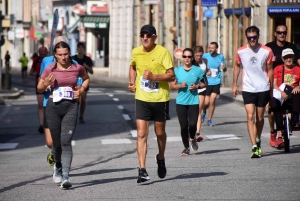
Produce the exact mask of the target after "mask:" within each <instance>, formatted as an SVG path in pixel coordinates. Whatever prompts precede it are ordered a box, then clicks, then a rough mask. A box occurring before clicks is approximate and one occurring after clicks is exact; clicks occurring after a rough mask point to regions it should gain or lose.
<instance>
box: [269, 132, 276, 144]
mask: <svg viewBox="0 0 300 201" xmlns="http://www.w3.org/2000/svg"><path fill="white" fill-rule="evenodd" d="M276 135H277V133H276V131H275V132H271V133H270V146H271V147H275V146H276V145H277V144H278V143H277V140H276Z"/></svg>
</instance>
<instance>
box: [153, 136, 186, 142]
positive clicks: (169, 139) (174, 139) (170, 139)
mask: <svg viewBox="0 0 300 201" xmlns="http://www.w3.org/2000/svg"><path fill="white" fill-rule="evenodd" d="M154 139H155V140H157V138H156V137H155V138H154ZM181 141H182V139H181V137H178V136H175V137H167V142H181Z"/></svg>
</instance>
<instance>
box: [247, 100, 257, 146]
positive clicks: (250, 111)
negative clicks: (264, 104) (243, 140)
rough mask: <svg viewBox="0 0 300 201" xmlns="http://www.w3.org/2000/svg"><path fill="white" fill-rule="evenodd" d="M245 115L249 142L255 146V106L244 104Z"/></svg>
mask: <svg viewBox="0 0 300 201" xmlns="http://www.w3.org/2000/svg"><path fill="white" fill-rule="evenodd" d="M245 109H246V114H247V129H248V133H249V137H250V141H251V143H252V145H256V139H255V138H256V132H257V131H256V125H255V122H254V112H255V105H254V104H246V105H245Z"/></svg>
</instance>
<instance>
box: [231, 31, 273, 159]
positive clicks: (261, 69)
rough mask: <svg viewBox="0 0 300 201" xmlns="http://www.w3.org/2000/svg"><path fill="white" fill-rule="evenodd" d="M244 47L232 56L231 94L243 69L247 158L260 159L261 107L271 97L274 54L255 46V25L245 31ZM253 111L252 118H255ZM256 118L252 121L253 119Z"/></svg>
mask: <svg viewBox="0 0 300 201" xmlns="http://www.w3.org/2000/svg"><path fill="white" fill-rule="evenodd" d="M245 34H246V37H247V40H248V44H247V45H245V46H243V47H240V48H239V49H238V51H237V53H236V63H235V66H234V72H233V84H232V92H233V95H234V97H236V95H237V94H238V86H237V80H238V77H239V73H240V68H241V66H243V67H242V70H243V79H242V84H243V86H242V96H243V99H244V105H245V109H246V113H247V128H248V132H249V136H250V140H251V143H252V155H251V158H260V157H261V147H260V145H261V140H260V136H261V132H262V129H263V126H264V112H265V106H266V105H267V103H268V102H269V100H270V97H271V96H272V94H271V92H272V88H273V66H272V63H273V61H274V55H273V52H272V50H271V49H270V48H269V47H267V46H264V45H262V44H260V43H258V39H259V29H258V28H257V27H256V26H251V27H248V28H247V29H246V30H245ZM255 111H257V112H256V115H255ZM254 116H256V121H255V120H254Z"/></svg>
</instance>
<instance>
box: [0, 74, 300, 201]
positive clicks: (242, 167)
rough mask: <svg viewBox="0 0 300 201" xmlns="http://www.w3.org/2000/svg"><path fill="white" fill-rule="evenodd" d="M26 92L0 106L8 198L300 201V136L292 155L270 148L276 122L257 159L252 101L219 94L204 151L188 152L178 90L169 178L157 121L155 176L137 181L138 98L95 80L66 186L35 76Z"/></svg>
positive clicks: (151, 163) (1, 164) (1, 193)
mask: <svg viewBox="0 0 300 201" xmlns="http://www.w3.org/2000/svg"><path fill="white" fill-rule="evenodd" d="M14 85H15V86H16V87H19V88H22V89H24V90H25V95H24V96H23V97H21V98H19V99H18V100H11V101H8V103H7V104H8V105H6V106H0V172H1V174H0V179H1V180H0V181H1V182H0V200H1V201H19V200H32V201H33V200H37V201H42V200H50V201H53V200H64V201H67V200H72V201H75V200H247V201H248V200H300V191H299V189H300V174H299V172H300V154H299V152H300V146H299V145H300V136H299V132H294V133H293V136H292V138H291V153H288V154H286V153H284V151H283V150H278V149H275V148H271V147H270V146H269V133H268V132H269V130H268V121H267V118H265V127H264V130H263V136H262V150H263V153H262V158H260V159H251V158H250V155H251V144H250V140H249V137H248V133H247V128H246V116H245V110H244V107H243V106H242V105H241V104H237V103H236V102H229V101H226V100H222V99H217V106H216V110H215V115H214V118H213V123H214V124H215V126H214V127H208V126H207V125H206V121H205V124H204V125H203V127H202V132H201V133H202V135H203V136H204V141H203V142H200V143H199V150H198V151H196V152H193V151H191V154H190V155H189V156H185V157H182V156H180V154H181V151H182V150H183V148H184V147H183V144H182V142H181V138H180V127H179V123H178V119H177V115H176V111H175V98H176V92H172V100H171V102H170V115H171V120H169V121H168V122H167V129H166V130H167V135H168V141H167V147H166V153H165V158H166V166H167V171H168V172H167V176H166V178H165V179H160V178H159V177H158V176H157V173H156V171H157V165H156V163H155V160H154V157H155V155H156V154H157V153H158V149H157V143H156V140H155V137H156V136H155V134H154V132H153V124H152V123H151V125H150V129H149V131H150V133H149V138H148V154H147V161H146V166H147V171H148V174H149V176H150V178H151V180H150V181H148V182H145V183H142V184H137V182H136V177H137V173H138V172H137V171H138V169H137V167H138V160H137V154H136V147H135V145H136V127H135V109H134V96H133V94H131V93H129V92H128V91H127V89H126V84H124V85H123V86H122V85H121V84H113V83H110V82H105V83H101V82H100V83H96V82H94V83H92V84H91V86H90V91H89V93H88V100H87V107H86V112H85V116H84V119H85V121H86V123H85V124H78V125H77V128H76V133H75V135H74V138H73V141H72V145H73V162H72V168H71V172H70V181H71V182H72V184H73V187H72V188H71V189H69V190H61V189H60V187H59V186H58V185H57V184H55V183H54V182H53V180H52V171H53V167H49V166H48V165H47V163H46V156H47V154H48V153H49V149H48V148H47V147H46V146H45V137H44V135H43V134H40V133H38V131H37V129H38V119H37V103H36V97H35V88H34V81H33V80H29V81H27V82H25V83H22V82H21V81H20V82H18V81H15V82H14Z"/></svg>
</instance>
